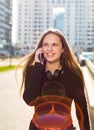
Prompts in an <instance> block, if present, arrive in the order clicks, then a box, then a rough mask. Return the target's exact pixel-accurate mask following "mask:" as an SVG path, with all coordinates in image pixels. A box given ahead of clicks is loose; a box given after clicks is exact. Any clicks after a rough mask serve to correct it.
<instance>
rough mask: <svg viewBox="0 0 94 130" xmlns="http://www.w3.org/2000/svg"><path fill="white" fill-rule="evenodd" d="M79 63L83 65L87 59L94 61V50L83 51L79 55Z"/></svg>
mask: <svg viewBox="0 0 94 130" xmlns="http://www.w3.org/2000/svg"><path fill="white" fill-rule="evenodd" d="M78 60H79V63H80V65H81V66H85V65H86V60H92V61H94V52H82V54H80V55H79V57H78Z"/></svg>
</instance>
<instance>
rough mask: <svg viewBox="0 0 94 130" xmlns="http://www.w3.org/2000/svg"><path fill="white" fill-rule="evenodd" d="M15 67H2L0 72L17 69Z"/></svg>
mask: <svg viewBox="0 0 94 130" xmlns="http://www.w3.org/2000/svg"><path fill="white" fill-rule="evenodd" d="M15 67H16V66H15V65H11V66H9V65H7V66H0V72H4V71H9V70H13V69H15Z"/></svg>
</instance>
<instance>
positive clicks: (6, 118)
mask: <svg viewBox="0 0 94 130" xmlns="http://www.w3.org/2000/svg"><path fill="white" fill-rule="evenodd" d="M18 78H19V81H21V70H19V73H18ZM91 112H92V113H91ZM33 113H34V108H33V107H29V106H28V105H26V104H25V102H24V101H23V99H22V97H20V94H19V86H18V85H17V82H16V79H15V71H14V70H12V71H8V72H3V73H0V130H28V127H29V123H30V120H31V118H32V116H33ZM73 113H74V114H73V115H74V116H75V112H74V110H73ZM90 115H91V116H92V120H93V121H94V109H93V107H90ZM74 118H75V117H74ZM74 122H75V125H77V121H76V119H74ZM93 128H94V127H93ZM77 130H79V127H78V126H77ZM92 130H93V129H92Z"/></svg>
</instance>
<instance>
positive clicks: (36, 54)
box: [35, 47, 43, 64]
mask: <svg viewBox="0 0 94 130" xmlns="http://www.w3.org/2000/svg"><path fill="white" fill-rule="evenodd" d="M42 53H43V49H42V47H41V48H39V49H38V50H37V51H36V53H35V62H40V63H41V64H43V59H42V60H41V59H40V55H41V54H42Z"/></svg>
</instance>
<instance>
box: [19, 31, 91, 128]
mask: <svg viewBox="0 0 94 130" xmlns="http://www.w3.org/2000/svg"><path fill="white" fill-rule="evenodd" d="M53 79H54V80H58V82H60V83H61V84H63V86H64V89H65V96H66V97H67V98H69V99H72V100H74V101H75V103H77V104H78V105H79V106H80V108H81V110H82V111H83V115H84V129H85V130H90V126H89V117H88V112H87V102H86V98H85V93H84V81H83V76H82V72H81V70H80V67H79V65H78V63H77V61H76V58H75V56H74V54H73V53H72V51H71V49H70V47H69V44H68V42H67V40H66V39H65V37H64V35H63V34H62V33H61V32H60V31H59V30H57V29H48V30H47V31H46V32H44V33H43V34H42V35H41V37H40V39H39V40H38V43H37V47H36V49H35V51H34V52H33V53H32V54H29V55H28V56H27V57H26V64H25V66H24V68H23V81H22V86H23V84H24V92H23V99H24V101H25V102H26V103H27V104H28V105H30V103H31V102H32V101H34V100H35V99H37V98H38V97H40V96H41V93H42V86H43V85H44V84H45V83H46V82H48V81H51V80H53ZM21 88H22V87H21ZM49 89H50V88H49ZM56 91H58V90H56ZM76 114H77V118H78V121H79V122H80V117H79V113H77V112H76ZM73 129H74V127H73V125H71V126H70V127H68V128H66V130H73ZM81 129H82V128H81ZM29 130H38V128H37V127H36V126H35V125H34V124H33V122H32V121H31V123H30V127H29Z"/></svg>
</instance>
